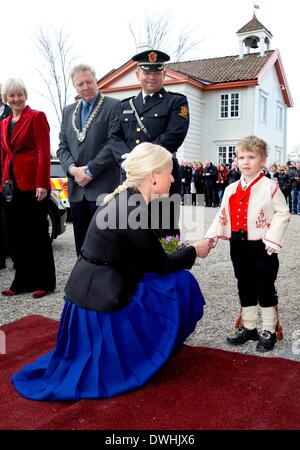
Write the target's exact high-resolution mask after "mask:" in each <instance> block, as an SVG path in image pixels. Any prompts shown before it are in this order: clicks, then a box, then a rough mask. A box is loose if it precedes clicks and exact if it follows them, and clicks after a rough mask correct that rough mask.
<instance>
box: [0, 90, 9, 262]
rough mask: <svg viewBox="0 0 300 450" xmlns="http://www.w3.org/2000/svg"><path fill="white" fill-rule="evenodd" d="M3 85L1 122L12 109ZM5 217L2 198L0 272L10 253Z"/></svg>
mask: <svg viewBox="0 0 300 450" xmlns="http://www.w3.org/2000/svg"><path fill="white" fill-rule="evenodd" d="M1 89H2V84H0V122H1V121H2V120H3V119H5V117H7V116H9V114H10V113H11V108H10V107H9V106H8V105H6V104H4V103H3V102H2V95H1ZM1 179H2V170H1V161H0V180H1ZM5 229H6V226H5V217H4V210H3V204H2V198H1V196H0V270H1V269H5V267H6V256H7V252H8V238H7V233H6V230H5Z"/></svg>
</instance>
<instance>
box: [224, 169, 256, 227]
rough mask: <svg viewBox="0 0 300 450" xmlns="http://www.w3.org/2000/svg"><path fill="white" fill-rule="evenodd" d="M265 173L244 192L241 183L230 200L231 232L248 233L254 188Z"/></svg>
mask: <svg viewBox="0 0 300 450" xmlns="http://www.w3.org/2000/svg"><path fill="white" fill-rule="evenodd" d="M262 177H264V173H261V174H260V175H259V177H257V178H256V180H255V181H253V183H251V184H250V186H249V187H248V188H247V189H245V190H244V191H243V189H242V183H241V181H240V182H239V184H238V188H237V190H236V192H235V193H234V194H233V195H232V196H231V197H230V199H229V208H230V221H231V230H232V231H239V230H244V231H248V220H247V219H248V204H249V197H250V192H251V189H252V186H254V185H255V183H257V182H258V181H259V180H260V179H261V178H262Z"/></svg>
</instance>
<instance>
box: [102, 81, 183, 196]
mask: <svg viewBox="0 0 300 450" xmlns="http://www.w3.org/2000/svg"><path fill="white" fill-rule="evenodd" d="M132 98H133V103H134V106H135V108H136V110H137V112H138V114H139V116H140V118H141V121H142V123H143V124H144V126H145V127H146V128H147V130H148V132H149V134H150V136H151V138H149V137H147V136H146V135H145V133H144V132H143V131H142V129H141V127H140V126H139V124H138V122H137V120H136V117H135V114H134V112H133V110H132V109H131V106H130V104H129V100H130V99H129V98H127V99H125V100H123V101H122V102H121V104H120V107H119V112H118V116H117V119H116V121H115V123H114V126H113V128H112V130H111V133H110V138H109V142H110V144H111V149H112V151H113V153H114V156H115V158H116V160H117V161H118V162H119V163H122V162H123V159H122V155H124V154H126V153H130V152H131V150H132V149H133V148H134V147H135V146H136V145H137V144H140V143H142V142H152V143H153V144H158V145H161V146H162V147H165V148H166V149H167V150H169V152H171V153H173V154H174V158H175V152H176V151H177V149H178V148H179V147H180V146H181V144H182V143H183V141H184V139H185V137H186V134H187V131H188V127H189V110H188V101H187V98H186V96H185V95H182V94H178V93H174V92H167V91H166V90H165V89H164V88H162V89H161V90H160V91H159V92H156V93H155V94H153V96H152V97H151V98H150V100H148V102H147V104H146V105H144V103H143V95H142V92H140V93H139V94H138V95H137V96H136V97H135V98H134V97H132ZM173 176H174V178H175V182H174V184H173V186H172V188H171V191H172V192H179V193H180V175H179V168H178V162H177V160H174V170H173ZM176 182H177V183H178V182H179V189H178V185H177V187H176Z"/></svg>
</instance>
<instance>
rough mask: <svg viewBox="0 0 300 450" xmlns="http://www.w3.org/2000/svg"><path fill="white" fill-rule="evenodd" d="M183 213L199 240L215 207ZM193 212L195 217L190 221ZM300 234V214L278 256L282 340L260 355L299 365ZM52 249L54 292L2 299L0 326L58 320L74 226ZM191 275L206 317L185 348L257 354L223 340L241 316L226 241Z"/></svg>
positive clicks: (0, 283)
mask: <svg viewBox="0 0 300 450" xmlns="http://www.w3.org/2000/svg"><path fill="white" fill-rule="evenodd" d="M182 211H183V216H182V217H183V224H184V225H186V226H188V227H190V225H191V224H192V223H195V220H196V221H197V236H198V237H199V236H200V235H201V234H202V232H203V231H204V230H206V229H207V227H208V225H209V224H210V222H211V220H212V219H213V217H214V215H215V214H216V212H217V209H215V208H203V207H201V206H199V207H196V208H195V207H194V208H192V207H190V206H184V207H183V208H182ZM195 211H196V217H193V214H195ZM182 229H183V228H182ZM299 230H300V216H295V215H293V216H291V223H290V226H289V229H288V233H287V237H286V242H285V245H284V248H283V250H282V251H281V253H280V269H279V274H278V278H277V290H278V295H279V304H280V317H281V322H282V324H283V329H284V340H283V341H281V342H279V343H277V344H276V347H275V349H274V350H273V351H272V352H269V353H267V354H264V355H261V354H259V356H263V357H274V356H278V357H283V358H289V359H294V360H296V361H300V307H299V287H298V281H299V277H300V252H299V250H300V240H299ZM183 237H184V238H187V239H188V238H191V230H190V232H189V233H187V232H185V233H184V234H183ZM53 249H54V255H55V262H56V271H57V289H56V291H55V292H54V293H52V294H50V295H48V296H46V297H43V298H41V299H38V300H34V299H32V297H31V295H30V294H27V295H20V296H15V297H11V298H6V297H0V325H3V324H5V323H9V322H13V321H15V320H17V319H20V318H21V317H24V316H27V315H31V314H38V315H42V316H47V317H50V318H53V319H59V317H60V312H61V310H62V307H63V303H64V300H63V290H64V286H65V284H66V281H67V278H68V275H69V273H70V271H71V268H72V267H73V265H74V262H75V260H76V255H75V250H74V240H73V230H72V223H68V225H67V231H66V232H65V233H64V234H63V235H61V236H59V237H58V239H56V240H55V241H54V243H53ZM7 266H8V267H7V268H6V269H4V270H1V271H0V289H1V290H2V289H5V288H8V287H9V286H10V283H11V281H12V278H13V269H12V264H11V261H10V260H9V261H8V264H7ZM192 272H193V273H194V275H195V277H196V278H197V280H198V281H199V283H200V286H201V289H202V292H203V295H204V297H205V300H206V307H205V312H204V317H203V318H202V320H201V321H200V322H199V323H198V326H197V328H196V330H195V332H194V333H193V334H192V335H191V336H190V337H189V339H188V341H187V344H189V345H192V346H207V347H213V348H219V349H223V350H232V351H237V352H242V353H247V354H256V355H257V354H258V353H257V352H256V351H255V345H256V344H255V343H254V342H248V343H247V344H245V345H243V346H239V347H238V348H236V347H231V346H229V345H227V344H226V341H225V337H226V335H227V334H228V333H232V332H233V331H234V322H235V319H236V317H237V315H238V312H239V301H238V297H237V289H236V280H235V278H234V274H233V269H232V265H231V261H230V257H229V244H228V242H225V241H220V242H219V243H218V245H217V247H216V248H215V249H214V250H213V251H212V252H211V253H210V255H209V257H208V258H206V259H205V260H198V261H197V263H196V265H195V266H194V267H193V270H192ZM250 282H251V279H250V278H249V283H250Z"/></svg>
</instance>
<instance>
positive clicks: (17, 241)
mask: <svg viewBox="0 0 300 450" xmlns="http://www.w3.org/2000/svg"><path fill="white" fill-rule="evenodd" d="M48 201H49V196H48V197H46V198H45V199H44V200H42V201H40V202H38V201H37V200H36V197H35V191H20V190H19V189H17V188H16V189H15V193H14V199H13V201H12V202H11V203H8V204H7V203H6V205H5V213H6V219H7V227H8V231H9V233H8V234H9V245H10V248H11V250H12V254H13V258H14V266H15V269H16V272H15V278H14V280H13V282H12V284H11V287H10V288H11V289H12V290H14V291H16V292H17V293H22V292H32V291H35V290H37V289H42V290H45V291H53V290H54V289H55V284H56V278H55V266H54V259H53V251H52V244H51V240H50V237H49V234H48V221H47V214H48Z"/></svg>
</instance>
